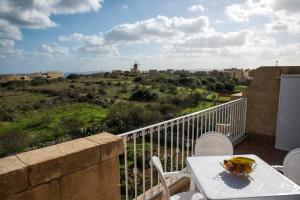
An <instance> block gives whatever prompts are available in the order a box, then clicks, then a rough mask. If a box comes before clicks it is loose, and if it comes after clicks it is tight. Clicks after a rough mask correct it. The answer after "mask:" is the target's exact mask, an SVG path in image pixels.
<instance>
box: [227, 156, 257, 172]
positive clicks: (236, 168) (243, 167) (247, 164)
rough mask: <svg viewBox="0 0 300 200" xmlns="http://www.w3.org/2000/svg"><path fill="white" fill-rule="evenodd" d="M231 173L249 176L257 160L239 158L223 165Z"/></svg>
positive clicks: (234, 158) (229, 160)
mask: <svg viewBox="0 0 300 200" xmlns="http://www.w3.org/2000/svg"><path fill="white" fill-rule="evenodd" d="M221 164H222V166H223V167H224V168H225V169H226V170H227V171H228V172H229V173H232V174H235V175H238V176H241V175H244V176H248V175H249V174H250V173H251V172H252V171H253V170H254V168H255V165H256V164H255V160H253V159H251V158H247V157H242V156H237V157H233V158H231V159H228V160H224V161H223V163H221Z"/></svg>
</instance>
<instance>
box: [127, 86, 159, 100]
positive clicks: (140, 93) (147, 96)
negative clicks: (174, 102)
mask: <svg viewBox="0 0 300 200" xmlns="http://www.w3.org/2000/svg"><path fill="white" fill-rule="evenodd" d="M156 99H158V94H157V93H155V92H153V91H151V90H149V89H138V90H136V91H135V92H133V94H132V95H131V96H130V98H129V100H131V101H144V102H147V101H153V100H156Z"/></svg>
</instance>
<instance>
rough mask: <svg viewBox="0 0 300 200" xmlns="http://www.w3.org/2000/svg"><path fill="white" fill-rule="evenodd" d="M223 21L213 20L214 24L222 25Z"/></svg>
mask: <svg viewBox="0 0 300 200" xmlns="http://www.w3.org/2000/svg"><path fill="white" fill-rule="evenodd" d="M223 23H224V21H223V20H215V24H223Z"/></svg>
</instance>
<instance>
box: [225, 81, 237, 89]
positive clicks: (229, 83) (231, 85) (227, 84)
mask: <svg viewBox="0 0 300 200" xmlns="http://www.w3.org/2000/svg"><path fill="white" fill-rule="evenodd" d="M224 87H225V89H226V90H227V91H234V89H235V83H234V82H233V81H226V82H225V83H224Z"/></svg>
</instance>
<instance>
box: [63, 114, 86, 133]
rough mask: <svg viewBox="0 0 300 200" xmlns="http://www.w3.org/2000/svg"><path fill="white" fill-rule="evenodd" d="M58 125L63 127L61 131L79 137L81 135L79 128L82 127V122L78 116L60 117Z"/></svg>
mask: <svg viewBox="0 0 300 200" xmlns="http://www.w3.org/2000/svg"><path fill="white" fill-rule="evenodd" d="M60 126H61V127H62V128H63V132H65V133H68V134H69V135H71V136H75V137H79V136H81V135H82V131H81V129H82V128H83V127H84V122H83V121H82V120H81V119H79V118H78V116H66V117H63V118H62V119H61V124H60Z"/></svg>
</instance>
